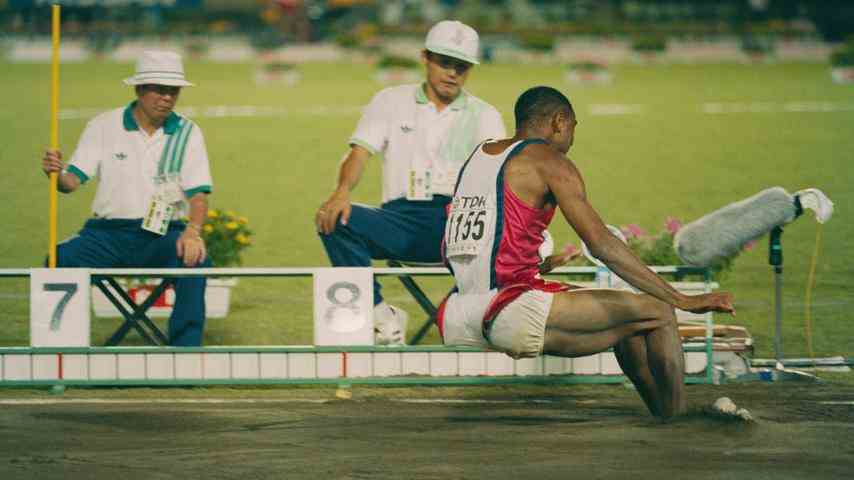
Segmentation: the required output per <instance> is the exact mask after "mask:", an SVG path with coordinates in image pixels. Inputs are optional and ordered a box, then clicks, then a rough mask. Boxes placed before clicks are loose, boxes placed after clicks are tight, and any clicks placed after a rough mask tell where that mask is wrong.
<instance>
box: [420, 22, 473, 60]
mask: <svg viewBox="0 0 854 480" xmlns="http://www.w3.org/2000/svg"><path fill="white" fill-rule="evenodd" d="M424 48H426V49H427V50H428V51H430V52H433V53H438V54H440V55H447V56H449V57H454V58H456V59H459V60H462V61H464V62H468V63H473V64H475V65H477V64H479V63H480V62H479V61H478V60H477V59H478V53H479V44H478V37H477V32H476V31H474V29H473V28H471V27H470V26H468V25H466V24H465V23H462V22H458V21H456V20H442V21H441V22H439V23H437V24H436V25H433V28H431V29H430V31H429V32H427V40H425V42H424Z"/></svg>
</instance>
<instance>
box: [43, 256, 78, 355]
mask: <svg viewBox="0 0 854 480" xmlns="http://www.w3.org/2000/svg"><path fill="white" fill-rule="evenodd" d="M89 315H90V312H89V270H87V269H85V268H34V269H31V270H30V346H33V347H88V346H89V344H90V340H89V329H90V323H89V322H90V317H89Z"/></svg>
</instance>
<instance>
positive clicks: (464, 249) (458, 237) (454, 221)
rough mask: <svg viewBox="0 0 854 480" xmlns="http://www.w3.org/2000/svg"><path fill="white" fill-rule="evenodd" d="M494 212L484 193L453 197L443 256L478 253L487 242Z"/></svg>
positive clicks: (446, 227)
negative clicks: (488, 227)
mask: <svg viewBox="0 0 854 480" xmlns="http://www.w3.org/2000/svg"><path fill="white" fill-rule="evenodd" d="M494 213H495V209H494V208H490V205H489V204H488V203H487V200H486V196H485V195H478V196H470V197H466V196H458V197H454V200H453V202H452V204H451V212H450V213H449V214H448V223H447V224H446V225H445V256H447V257H448V258H450V257H458V256H463V255H478V254H479V253H480V252H481V250H482V249H483V247H484V245H485V244H486V243H487V238H486V233H487V231H486V230H487V226H488V225H492V222H493V219H492V216H493V215H494Z"/></svg>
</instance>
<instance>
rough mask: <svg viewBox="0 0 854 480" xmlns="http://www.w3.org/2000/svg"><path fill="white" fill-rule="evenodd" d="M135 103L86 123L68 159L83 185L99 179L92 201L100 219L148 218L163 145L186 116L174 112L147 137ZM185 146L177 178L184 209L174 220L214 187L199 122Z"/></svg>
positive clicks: (178, 210)
mask: <svg viewBox="0 0 854 480" xmlns="http://www.w3.org/2000/svg"><path fill="white" fill-rule="evenodd" d="M135 105H136V102H133V103H131V104H130V105H128V106H127V107H125V108H117V109H115V110H110V111H108V112H104V113H102V114H100V115H98V116H97V117H95V118H93V119H92V120H91V121H90V122H89V124H88V125H86V129H85V130H84V131H83V134H82V135H81V136H80V140H79V142H78V143H77V149H76V150H75V151H74V155H72V157H71V162H69V165H68V172H70V173H73V174H74V175H77V177H79V178H80V181H81V183H86V182H87V181H88V180H89V179H90V178H98V190H97V192H96V193H95V200H94V201H93V203H92V213H93V214H94V215H95V217H97V218H108V219H119V218H124V219H128V218H142V217H144V216H145V214H146V212H147V210H148V207H149V205H150V203H151V199H152V197H153V196H154V193H155V181H154V179H155V177H156V176H157V173H158V164H159V163H160V160H161V156H162V153H163V147H164V146H165V145H166V143H167V141H168V140H169V138H170V137H171V136H172V135H173V134H174V133H175V132H176V131H177V130H178V127H179V125H180V122H181V121H182V117H180V116H179V115H178V114H176V113H174V112H173V113H171V114H170V115H169V117H167V119H166V121H165V122H164V124H163V126H162V127H160V128H158V129H157V131H155V132H154V134H152V135H148V134H147V133H146V132H145V131H144V130H142V129H140V128H139V125H137V123H136V120H135V119H134V118H133V108H134V106H135ZM185 129H186V127H185ZM178 138H180V137H178ZM178 138H176V140H178ZM178 143H181V144H184V143H183V142H178ZM184 145H185V147H184V148H185V153H184V154H183V162H182V163H181V166H180V181H179V182H180V185H181V189H182V190H183V191H184V195H185V200H184V202H183V205H182V206H181V208H178V209H176V210H177V211H176V213H175V216H174V218H176V219H177V218H181V217H182V216H185V215H186V213H187V205H186V203H187V202H186V199H188V198H190V197H192V196H193V195H195V194H196V193H199V192H206V193H210V192H211V190H212V186H213V181H212V180H211V173H210V166H209V164H208V153H207V150H206V149H205V140H204V137H203V135H202V130H201V128H199V126H198V125H195V124H192V129H191V130H190V132H189V136H188V137H187V139H186V143H185V144H184ZM179 155H180V151H179Z"/></svg>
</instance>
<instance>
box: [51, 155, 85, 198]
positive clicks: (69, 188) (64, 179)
mask: <svg viewBox="0 0 854 480" xmlns="http://www.w3.org/2000/svg"><path fill="white" fill-rule="evenodd" d="M64 169H65V163H64V162H63V161H62V152H60V151H59V150H48V151H46V152H45V153H44V157H43V158H42V171H43V172H44V173H45V175H47V176H50V174H51V173H53V172H56V175H57V182H56V189H57V190H59V191H60V192H62V193H71V192H73V191H74V190H77V187H79V186H80V178H78V177H77V175H75V174H73V173H68V172H65V171H63V170H64Z"/></svg>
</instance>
